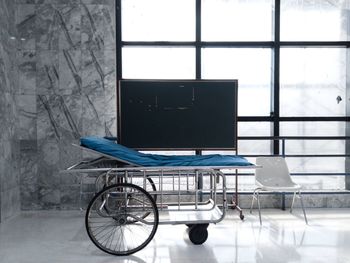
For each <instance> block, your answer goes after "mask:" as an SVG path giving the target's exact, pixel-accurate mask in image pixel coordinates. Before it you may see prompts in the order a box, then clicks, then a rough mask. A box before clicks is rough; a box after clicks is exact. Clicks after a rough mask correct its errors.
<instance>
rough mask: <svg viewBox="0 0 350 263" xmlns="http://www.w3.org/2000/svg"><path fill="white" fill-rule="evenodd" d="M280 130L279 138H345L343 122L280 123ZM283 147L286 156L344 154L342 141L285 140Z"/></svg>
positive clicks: (343, 142)
mask: <svg viewBox="0 0 350 263" xmlns="http://www.w3.org/2000/svg"><path fill="white" fill-rule="evenodd" d="M280 129H281V130H280V134H281V136H345V122H281V123H280ZM285 147H286V148H285V149H286V154H320V153H322V154H345V141H344V140H286V142H285ZM328 159H329V158H328ZM327 162H328V160H327ZM342 165H344V164H342ZM340 168H341V169H342V167H340Z"/></svg>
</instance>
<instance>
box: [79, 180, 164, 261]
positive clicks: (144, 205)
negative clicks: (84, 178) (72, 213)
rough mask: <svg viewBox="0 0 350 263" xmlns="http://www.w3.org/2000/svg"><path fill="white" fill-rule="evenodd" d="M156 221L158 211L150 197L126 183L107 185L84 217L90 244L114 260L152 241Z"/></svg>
mask: <svg viewBox="0 0 350 263" xmlns="http://www.w3.org/2000/svg"><path fill="white" fill-rule="evenodd" d="M145 215H147V216H145ZM158 221H159V215H158V209H157V206H156V204H155V202H154V200H153V198H152V197H151V195H150V194H149V193H147V192H146V191H145V190H144V189H142V188H141V187H139V186H137V185H133V184H127V183H121V184H115V185H111V186H108V187H106V188H105V189H103V190H101V191H100V192H99V193H97V194H96V195H95V196H94V198H93V199H92V200H91V202H90V204H89V206H88V209H87V211H86V215H85V226H86V230H87V233H88V235H89V237H90V239H91V240H92V242H93V243H94V244H95V245H96V246H97V247H98V248H100V249H101V250H103V251H105V252H107V253H110V254H113V255H118V256H121V255H130V254H132V253H135V252H137V251H139V250H141V249H142V248H144V247H145V246H146V245H147V244H148V243H149V242H150V241H151V240H152V238H153V237H154V235H155V233H156V231H157V228H158Z"/></svg>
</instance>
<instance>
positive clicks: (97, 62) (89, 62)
mask: <svg viewBox="0 0 350 263" xmlns="http://www.w3.org/2000/svg"><path fill="white" fill-rule="evenodd" d="M104 79H105V67H104V53H103V51H99V50H98V51H96V50H95V51H94V50H83V51H82V85H83V93H84V94H91V93H95V92H102V91H104V90H105V86H104V84H105V80H104Z"/></svg>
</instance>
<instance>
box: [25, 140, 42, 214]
mask: <svg viewBox="0 0 350 263" xmlns="http://www.w3.org/2000/svg"><path fill="white" fill-rule="evenodd" d="M35 144H36V141H35ZM21 148H22V147H21ZM23 148H24V147H23ZM38 163H39V159H38V152H37V150H36V149H34V150H33V149H32V147H29V148H27V149H26V148H24V149H21V179H20V181H21V184H20V189H21V208H22V210H32V209H39V208H40V206H39V185H38Z"/></svg>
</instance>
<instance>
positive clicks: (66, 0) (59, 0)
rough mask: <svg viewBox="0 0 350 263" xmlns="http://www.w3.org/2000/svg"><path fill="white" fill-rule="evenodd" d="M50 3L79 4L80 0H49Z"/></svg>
mask: <svg viewBox="0 0 350 263" xmlns="http://www.w3.org/2000/svg"><path fill="white" fill-rule="evenodd" d="M50 1H51V3H52V4H61V5H67V4H70V5H72V4H79V3H80V0H50Z"/></svg>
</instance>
